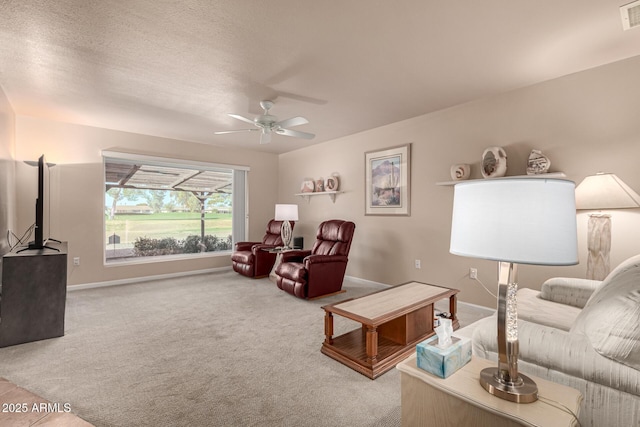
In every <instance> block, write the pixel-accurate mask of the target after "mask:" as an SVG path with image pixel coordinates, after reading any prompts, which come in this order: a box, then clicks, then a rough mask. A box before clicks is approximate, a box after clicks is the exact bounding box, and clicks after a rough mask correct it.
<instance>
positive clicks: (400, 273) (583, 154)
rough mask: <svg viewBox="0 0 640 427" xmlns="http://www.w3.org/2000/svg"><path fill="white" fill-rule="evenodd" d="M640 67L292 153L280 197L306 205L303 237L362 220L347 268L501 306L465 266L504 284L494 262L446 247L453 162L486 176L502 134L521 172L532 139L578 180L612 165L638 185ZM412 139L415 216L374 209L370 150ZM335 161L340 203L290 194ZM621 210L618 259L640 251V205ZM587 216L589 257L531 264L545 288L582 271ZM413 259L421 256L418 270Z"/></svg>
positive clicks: (581, 228) (530, 275) (529, 273)
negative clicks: (487, 160) (482, 164)
mask: <svg viewBox="0 0 640 427" xmlns="http://www.w3.org/2000/svg"><path fill="white" fill-rule="evenodd" d="M638 75H640V57H636V58H633V59H630V60H626V61H622V62H619V63H614V64H611V65H608V66H604V67H600V68H596V69H593V70H589V71H585V72H582V73H578V74H574V75H571V76H567V77H564V78H561V79H557V80H553V81H549V82H546V83H543V84H539V85H535V86H532V87H528V88H525V89H521V90H516V91H513V92H509V93H505V94H502V95H500V96H496V97H493V98H490V99H485V100H481V101H477V102H473V103H469V104H465V105H461V106H457V107H454V108H451V109H447V110H444V111H439V112H436V113H433V114H428V115H424V116H420V117H416V118H414V119H410V120H406V121H403V122H399V123H394V124H391V125H388V126H384V127H381V128H377V129H372V130H369V131H366V132H363V133H360V134H356V135H352V136H348V137H345V138H341V139H338V140H334V141H331V142H328V143H325V144H321V145H316V146H311V147H309V148H305V149H300V150H297V151H294V152H290V153H286V154H283V155H281V156H280V166H279V171H280V177H279V186H278V188H279V197H278V201H279V202H281V203H287V202H289V203H297V204H298V205H299V206H300V214H299V216H300V221H299V223H298V224H297V225H296V229H295V232H294V235H303V236H304V238H305V246H306V247H309V246H310V245H311V242H312V241H313V239H314V233H315V229H316V227H317V225H318V223H320V222H321V221H323V220H325V219H330V218H342V219H348V220H352V221H354V222H355V223H356V234H355V240H354V243H353V246H352V249H351V254H350V261H349V266H348V270H347V274H348V275H351V276H355V277H359V278H363V279H368V280H373V281H377V282H383V283H388V284H399V283H403V282H406V281H410V280H419V281H424V282H430V283H434V284H440V285H443V286H449V287H455V288H458V289H460V290H461V294H460V299H461V300H462V301H467V302H471V303H475V304H481V305H486V306H495V300H494V299H493V297H491V296H490V295H489V294H488V293H486V292H484V291H483V290H482V289H481V287H480V285H479V284H477V283H475V282H474V281H471V280H469V279H468V278H467V277H466V275H467V273H468V269H469V267H476V268H478V269H479V278H480V279H481V280H482V281H483V282H484V283H485V284H486V285H487V286H488V287H489V288H490V289H494V290H495V288H496V266H495V263H493V262H489V261H481V260H478V259H471V258H464V257H458V256H454V255H451V254H449V237H450V226H451V207H452V196H453V188H452V187H443V186H436V185H435V183H436V182H440V181H448V180H450V175H449V167H450V165H452V164H455V163H471V164H472V178H480V177H481V174H480V172H479V159H480V157H481V155H482V152H483V150H484V149H485V148H486V147H488V146H492V145H500V146H503V147H505V149H506V151H507V155H508V158H509V159H508V167H509V170H508V173H507V174H508V175H518V174H524V173H525V168H526V161H527V157H528V155H529V153H530V151H531V149H534V148H535V149H540V150H542V151H543V152H544V153H545V154H546V155H547V156H549V157H550V159H551V162H552V165H551V171H562V172H565V173H566V175H567V178H568V179H571V180H574V181H575V182H576V183H580V182H581V180H582V179H583V178H584V177H585V176H587V175H591V174H594V173H596V172H598V171H605V172H614V173H616V174H617V175H618V176H619V177H620V178H622V179H623V180H624V181H625V182H626V183H627V184H629V185H630V186H631V187H632V188H634V189H635V190H636V191H638V192H640V171H639V169H638V161H639V159H640V120H638V111H640V85H639V84H638V81H637V76H638ZM382 108H384V106H383V107H382ZM407 143H411V144H412V174H411V196H412V200H411V203H412V205H411V216H409V217H373V216H365V215H364V153H365V152H367V151H370V150H378V149H383V148H387V147H392V146H396V145H402V144H407ZM333 172H338V173H339V174H340V176H341V184H340V186H341V190H344V191H345V193H344V194H340V195H338V196H337V198H336V201H335V204H334V203H332V202H331V200H330V199H329V198H328V197H326V196H316V197H313V198H311V200H310V201H309V202H307V201H305V200H303V199H301V198H298V197H295V196H293V194H294V193H298V192H299V191H300V183H301V181H302V179H303V178H305V177H313V178H318V177H321V176H323V177H326V176H327V175H329V174H331V173H333ZM612 213H613V238H612V246H613V248H612V254H611V264H612V266H615V265H617V264H618V263H619V262H621V261H622V260H624V259H625V258H627V257H629V256H631V255H634V254H637V253H640V210H638V209H634V210H627V211H615V212H612ZM586 215H587V214H586V213H583V212H580V213H578V240H579V248H580V264H579V265H578V266H574V267H539V266H538V267H535V266H522V267H521V269H520V285H521V286H526V287H531V288H535V289H539V288H540V285H541V283H542V281H544V280H545V279H546V278H549V277H553V276H558V275H568V276H578V277H584V276H585V271H586V246H585V245H586V243H585V240H586V220H587V216H586ZM479 226H481V224H479ZM523 244H526V242H523ZM550 244H553V242H550ZM415 259H420V260H421V261H422V268H421V269H420V270H418V269H415V268H414V260H415Z"/></svg>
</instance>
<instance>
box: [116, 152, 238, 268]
mask: <svg viewBox="0 0 640 427" xmlns="http://www.w3.org/2000/svg"><path fill="white" fill-rule="evenodd" d="M103 158H104V178H105V193H104V236H105V239H104V241H105V262H106V263H107V264H113V263H120V262H128V263H130V262H144V261H148V260H156V261H157V260H158V259H159V257H167V256H174V257H190V256H191V257H193V256H203V254H205V255H215V254H216V253H218V254H219V253H225V252H229V251H231V250H232V248H233V242H234V241H238V240H244V238H245V228H246V224H245V217H246V206H245V205H246V202H245V193H246V191H245V187H246V173H247V171H248V168H247V167H242V166H230V165H219V164H212V163H203V162H185V161H182V160H171V159H164V158H157V157H150V156H141V155H132V154H127V153H116V152H103ZM165 259H166V258H165Z"/></svg>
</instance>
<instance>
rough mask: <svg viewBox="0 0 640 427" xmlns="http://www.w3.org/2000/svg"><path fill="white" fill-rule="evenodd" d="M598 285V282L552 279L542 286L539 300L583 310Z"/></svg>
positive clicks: (568, 278) (576, 279)
mask: <svg viewBox="0 0 640 427" xmlns="http://www.w3.org/2000/svg"><path fill="white" fill-rule="evenodd" d="M600 283H602V282H601V281H600V280H589V279H579V278H573V277H554V278H551V279H549V280H547V281H546V282H544V283H543V284H542V290H541V291H540V298H542V299H546V300H548V301H553V302H558V303H560V304H566V305H572V306H574V307H578V308H584V305H585V304H586V303H587V301H589V298H591V294H593V291H595V290H596V288H597V287H598V285H600Z"/></svg>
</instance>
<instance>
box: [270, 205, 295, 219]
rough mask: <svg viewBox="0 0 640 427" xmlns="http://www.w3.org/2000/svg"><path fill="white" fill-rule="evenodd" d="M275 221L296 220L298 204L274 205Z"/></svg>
mask: <svg viewBox="0 0 640 427" xmlns="http://www.w3.org/2000/svg"><path fill="white" fill-rule="evenodd" d="M275 220H276V221H297V220H298V205H276V212H275Z"/></svg>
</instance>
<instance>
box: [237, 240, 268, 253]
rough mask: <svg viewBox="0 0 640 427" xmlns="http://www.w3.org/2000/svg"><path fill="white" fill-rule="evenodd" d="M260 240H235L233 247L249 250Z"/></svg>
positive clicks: (238, 249) (239, 249)
mask: <svg viewBox="0 0 640 427" xmlns="http://www.w3.org/2000/svg"><path fill="white" fill-rule="evenodd" d="M260 243H262V242H236V244H235V245H234V247H233V250H234V251H236V252H237V251H250V250H251V248H252V247H253V245H258V244H260Z"/></svg>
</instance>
